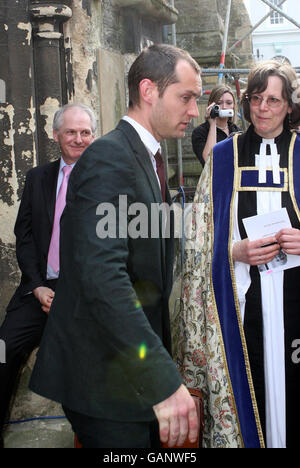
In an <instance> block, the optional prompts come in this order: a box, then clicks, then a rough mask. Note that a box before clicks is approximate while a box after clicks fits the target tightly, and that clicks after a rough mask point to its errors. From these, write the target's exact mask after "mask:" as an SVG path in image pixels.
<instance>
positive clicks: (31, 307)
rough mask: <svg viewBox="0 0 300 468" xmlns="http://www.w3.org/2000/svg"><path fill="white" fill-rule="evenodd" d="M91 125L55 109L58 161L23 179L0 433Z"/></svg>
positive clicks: (43, 307) (35, 329) (50, 280)
mask: <svg viewBox="0 0 300 468" xmlns="http://www.w3.org/2000/svg"><path fill="white" fill-rule="evenodd" d="M95 132H96V119H95V116H94V113H93V111H92V110H91V109H90V108H89V107H87V106H85V105H81V104H69V105H66V106H64V107H62V108H61V109H59V110H58V111H57V112H56V114H55V116H54V121H53V137H54V140H55V141H56V142H57V143H58V144H59V147H60V150H61V158H60V159H58V160H57V161H54V162H51V163H49V164H46V165H43V166H37V167H35V168H33V169H31V170H30V171H28V174H27V176H26V182H25V186H24V191H23V195H22V200H21V204H20V207H19V212H18V216H17V220H16V224H15V235H16V254H17V260H18V263H19V267H20V270H21V273H22V277H21V282H20V285H19V287H18V288H17V290H16V292H15V294H14V296H13V297H12V299H11V301H10V303H9V305H8V307H7V314H6V317H5V319H4V322H3V324H2V326H1V328H0V338H1V339H2V340H4V342H5V345H6V363H3V364H0V430H1V432H2V428H3V424H4V419H5V416H6V415H7V410H8V406H9V402H10V399H11V395H12V391H13V388H14V384H15V381H16V377H17V374H18V371H19V369H20V366H21V364H22V362H23V361H24V359H25V358H26V356H27V355H28V353H30V352H31V351H32V350H33V349H34V347H36V346H38V344H39V343H40V339H41V336H42V333H43V330H44V327H45V323H46V320H47V316H48V313H49V310H50V306H51V303H52V300H53V297H54V291H55V286H56V281H57V278H58V274H59V264H58V254H59V251H58V241H59V229H58V224H59V217H60V213H61V210H62V209H63V204H64V201H63V200H62V205H60V207H58V200H60V199H62V198H63V192H64V186H65V182H67V175H66V176H64V173H66V174H67V172H68V171H70V170H71V169H72V168H73V167H74V165H75V164H76V162H77V160H78V159H79V157H80V156H81V154H82V152H83V151H84V150H85V149H86V147H87V146H88V145H89V144H90V143H91V142H92V141H93V140H94V135H95Z"/></svg>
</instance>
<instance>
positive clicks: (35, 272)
mask: <svg viewBox="0 0 300 468" xmlns="http://www.w3.org/2000/svg"><path fill="white" fill-rule="evenodd" d="M32 196H33V188H32V171H29V172H28V174H27V177H26V181H25V186H24V191H23V195H22V199H21V203H20V207H19V211H18V215H17V219H16V224H15V230H14V232H15V236H16V255H17V260H18V264H19V267H20V270H21V272H22V284H23V289H22V294H27V293H28V292H30V291H32V290H33V289H34V288H36V287H38V286H42V285H43V278H42V274H41V271H40V262H39V256H38V252H37V248H36V244H35V240H34V236H33V231H32V199H31V197H32Z"/></svg>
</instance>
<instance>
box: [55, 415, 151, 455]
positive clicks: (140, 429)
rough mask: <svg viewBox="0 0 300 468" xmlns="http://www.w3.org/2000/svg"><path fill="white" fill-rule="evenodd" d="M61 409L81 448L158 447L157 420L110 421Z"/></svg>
mask: <svg viewBox="0 0 300 468" xmlns="http://www.w3.org/2000/svg"><path fill="white" fill-rule="evenodd" d="M63 410H64V412H65V415H66V417H67V419H68V420H69V422H70V423H71V425H72V429H73V431H74V432H75V433H76V435H77V438H78V441H79V442H80V444H81V445H82V448H159V432H158V423H157V421H150V422H149V421H146V422H124V421H110V420H106V419H99V418H92V417H90V416H86V415H84V414H80V413H76V412H75V411H71V410H70V409H69V408H66V407H63Z"/></svg>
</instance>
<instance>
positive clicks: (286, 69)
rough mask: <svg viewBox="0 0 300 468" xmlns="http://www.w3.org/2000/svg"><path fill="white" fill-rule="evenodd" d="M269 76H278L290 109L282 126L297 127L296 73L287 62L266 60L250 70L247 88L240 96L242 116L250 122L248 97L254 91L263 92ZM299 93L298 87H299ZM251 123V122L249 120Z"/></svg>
mask: <svg viewBox="0 0 300 468" xmlns="http://www.w3.org/2000/svg"><path fill="white" fill-rule="evenodd" d="M270 76H278V77H279V78H280V79H281V81H282V97H283V98H284V99H285V100H286V101H287V102H288V104H289V107H290V108H291V109H292V112H291V114H290V115H287V116H286V117H285V120H284V127H285V128H288V129H292V128H297V127H298V126H299V124H300V104H299V98H298V97H297V91H296V89H297V88H298V87H299V83H298V79H297V74H296V72H295V70H294V69H293V67H292V66H291V65H289V64H288V63H287V62H284V63H282V61H281V62H280V61H277V60H268V61H264V62H260V63H259V64H258V65H256V66H255V67H254V68H253V69H252V70H251V72H250V74H249V77H248V84H247V89H246V90H245V92H244V94H243V97H242V106H243V112H244V117H245V119H246V120H248V122H251V116H250V98H251V96H252V94H254V93H263V92H264V91H265V90H266V89H267V87H268V79H269V77H270ZM299 93H300V89H299ZM251 123H252V122H251Z"/></svg>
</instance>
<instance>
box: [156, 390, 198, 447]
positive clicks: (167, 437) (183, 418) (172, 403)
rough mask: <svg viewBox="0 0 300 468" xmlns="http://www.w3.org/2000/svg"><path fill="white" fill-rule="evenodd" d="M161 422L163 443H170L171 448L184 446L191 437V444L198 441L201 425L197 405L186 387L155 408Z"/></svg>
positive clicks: (160, 431) (160, 429) (160, 430)
mask: <svg viewBox="0 0 300 468" xmlns="http://www.w3.org/2000/svg"><path fill="white" fill-rule="evenodd" d="M153 410H154V413H155V416H156V417H157V419H158V422H159V434H160V440H161V442H163V443H165V442H168V445H169V447H174V445H179V446H180V445H182V444H183V443H184V441H185V439H186V437H187V436H188V437H189V440H190V442H191V443H193V442H195V441H196V440H197V436H198V434H199V424H198V417H197V410H196V405H195V403H194V400H193V398H192V397H191V395H190V394H189V391H188V390H187V388H186V387H185V386H184V385H181V386H180V387H179V388H178V390H177V391H176V392H175V393H173V395H171V396H170V397H169V398H167V399H166V400H164V401H162V402H161V403H158V404H157V405H154V406H153Z"/></svg>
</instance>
